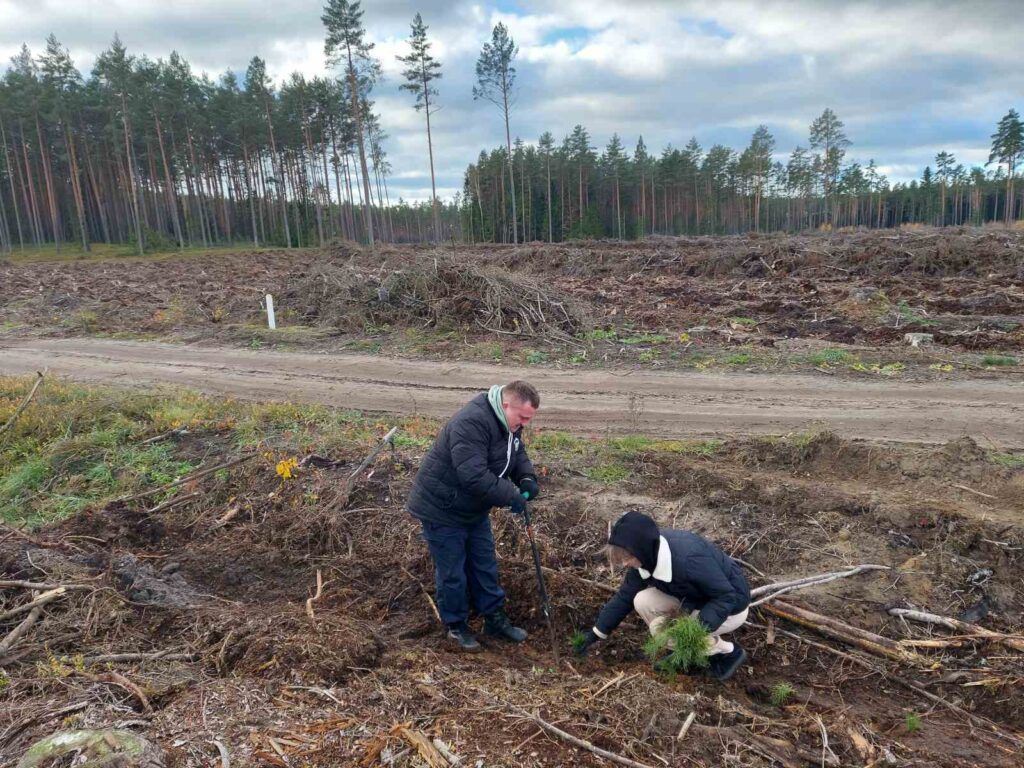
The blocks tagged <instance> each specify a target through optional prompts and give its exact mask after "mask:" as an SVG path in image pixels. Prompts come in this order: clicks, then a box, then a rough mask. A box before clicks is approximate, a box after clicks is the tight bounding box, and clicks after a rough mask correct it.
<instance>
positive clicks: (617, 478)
mask: <svg viewBox="0 0 1024 768" xmlns="http://www.w3.org/2000/svg"><path fill="white" fill-rule="evenodd" d="M584 474H586V476H587V477H588V478H589V479H591V480H594V481H596V482H598V483H608V484H609V485H610V484H612V483H618V482H621V481H623V480H625V479H626V478H627V477H629V467H627V466H625V465H624V464H621V463H619V462H607V463H604V464H598V465H597V466H594V467H587V468H586V469H585V470H584Z"/></svg>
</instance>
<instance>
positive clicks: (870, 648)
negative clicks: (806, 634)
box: [762, 603, 931, 667]
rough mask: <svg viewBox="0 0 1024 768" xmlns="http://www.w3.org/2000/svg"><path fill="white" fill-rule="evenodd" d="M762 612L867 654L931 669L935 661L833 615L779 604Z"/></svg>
mask: <svg viewBox="0 0 1024 768" xmlns="http://www.w3.org/2000/svg"><path fill="white" fill-rule="evenodd" d="M762 610H764V611H768V612H769V613H771V614H774V615H775V616H778V617H779V618H781V619H786V621H791V622H793V623H794V624H799V625H801V626H804V627H807V628H808V629H813V630H814V631H815V632H817V633H818V634H822V635H825V636H826V637H831V638H833V639H835V640H839V641H841V642H844V643H846V644H847V645H853V646H856V647H857V648H860V649H862V650H865V651H867V652H868V653H871V654H873V655H875V656H882V657H884V658H887V659H892V660H893V661H898V662H900V663H901V664H907V663H909V664H915V665H918V666H925V667H928V666H931V662H930V661H929V660H928V659H927V658H925V657H924V656H921V655H920V654H917V653H913V652H912V651H908V650H906V649H905V648H902V647H901V646H900V645H899V643H897V642H896V641H895V640H890V639H889V638H887V637H882V636H881V635H876V634H875V633H874V632H868V631H867V630H865V629H860V628H859V627H854V626H852V625H850V624H846V623H845V622H842V621H839V620H838V619H834V618H832V617H830V616H823V615H822V614H820V613H815V612H814V611H809V610H807V609H806V608H800V607H799V606H796V605H791V604H789V603H776V604H773V605H764V606H762Z"/></svg>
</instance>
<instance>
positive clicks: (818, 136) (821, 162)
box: [810, 109, 850, 226]
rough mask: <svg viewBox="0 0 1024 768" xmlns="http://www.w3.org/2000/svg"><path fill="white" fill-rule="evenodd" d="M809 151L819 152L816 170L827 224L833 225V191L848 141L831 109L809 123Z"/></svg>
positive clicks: (841, 124) (841, 123)
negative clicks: (823, 196) (821, 190)
mask: <svg viewBox="0 0 1024 768" xmlns="http://www.w3.org/2000/svg"><path fill="white" fill-rule="evenodd" d="M810 142H811V149H817V150H820V151H821V154H819V155H818V157H817V160H818V169H819V173H820V174H821V183H822V189H823V191H824V194H825V205H826V210H827V213H828V223H829V225H830V226H834V225H835V200H834V197H835V189H836V184H837V183H838V180H839V171H840V168H841V167H842V164H843V158H844V157H845V156H846V148H847V147H848V146H850V140H849V139H848V138H847V137H846V134H845V133H843V122H842V121H841V120H840V119H839V118H838V117H836V113H835V112H833V111H832V110H831V109H826V110H825V111H824V112H822V113H821V117H819V118H818V119H817V120H815V121H814V122H813V123H811V130H810Z"/></svg>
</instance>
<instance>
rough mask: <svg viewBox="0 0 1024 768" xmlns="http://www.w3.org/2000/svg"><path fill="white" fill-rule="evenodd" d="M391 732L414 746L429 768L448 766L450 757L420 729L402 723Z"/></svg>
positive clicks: (444, 767) (445, 767) (446, 767)
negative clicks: (442, 752)
mask: <svg viewBox="0 0 1024 768" xmlns="http://www.w3.org/2000/svg"><path fill="white" fill-rule="evenodd" d="M391 733H392V734H394V735H395V736H398V737H399V738H401V739H402V740H403V741H405V742H407V743H408V744H409V746H411V747H413V748H414V749H415V750H416V752H418V753H419V756H420V757H421V758H423V760H424V762H426V764H427V766H428V767H429V768H448V759H447V758H446V757H445V756H444V755H443V754H441V752H439V751H438V749H437V747H435V746H434V744H433V742H432V741H431V740H430V739H428V738H427V737H426V736H424V735H423V734H422V733H420V732H419V731H414V730H413V729H412V728H410V727H409V726H408V725H407V724H400V725H396V726H395V727H394V728H392V729H391Z"/></svg>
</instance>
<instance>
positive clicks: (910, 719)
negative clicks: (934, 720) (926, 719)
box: [906, 712, 921, 733]
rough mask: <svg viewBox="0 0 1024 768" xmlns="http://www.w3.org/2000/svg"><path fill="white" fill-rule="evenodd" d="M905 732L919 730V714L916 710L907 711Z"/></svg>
mask: <svg viewBox="0 0 1024 768" xmlns="http://www.w3.org/2000/svg"><path fill="white" fill-rule="evenodd" d="M906 725H907V733H917V732H918V731H920V730H921V716H920V715H919V714H917V712H907V719H906Z"/></svg>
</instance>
